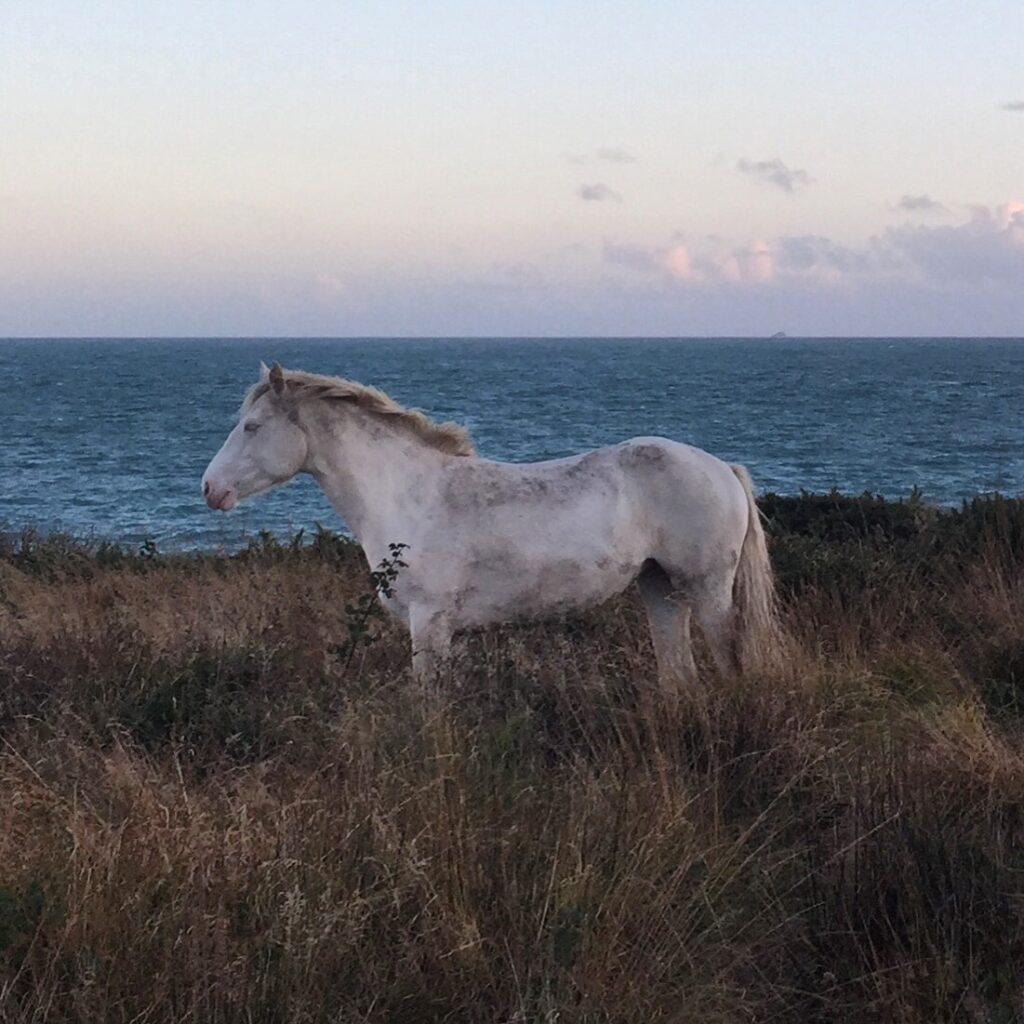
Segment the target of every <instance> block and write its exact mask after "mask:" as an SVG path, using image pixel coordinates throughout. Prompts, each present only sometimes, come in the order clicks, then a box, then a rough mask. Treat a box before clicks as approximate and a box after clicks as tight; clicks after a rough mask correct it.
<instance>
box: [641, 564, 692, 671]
mask: <svg viewBox="0 0 1024 1024" xmlns="http://www.w3.org/2000/svg"><path fill="white" fill-rule="evenodd" d="M636 583H637V587H638V589H639V590H640V597H641V598H642V599H643V602H644V608H645V609H646V611H647V621H648V623H649V625H650V627H651V640H652V642H653V644H654V656H655V658H656V659H657V662H658V676H659V678H660V680H661V683H662V686H663V687H665V688H678V687H679V686H683V687H690V686H692V685H693V684H694V683H695V682H696V679H697V666H696V665H695V663H694V660H693V651H692V649H691V647H690V605H689V603H688V602H687V601H686V600H684V598H683V597H682V595H681V594H679V593H678V592H677V591H676V589H675V588H674V587H673V585H672V581H671V579H670V578H669V576H668V574H667V573H666V572H665V570H664V569H662V568H661V566H660V565H658V563H657V562H655V561H653V560H652V561H648V562H646V563H645V564H644V567H643V569H642V570H641V572H640V575H639V576H638V577H637V581H636Z"/></svg>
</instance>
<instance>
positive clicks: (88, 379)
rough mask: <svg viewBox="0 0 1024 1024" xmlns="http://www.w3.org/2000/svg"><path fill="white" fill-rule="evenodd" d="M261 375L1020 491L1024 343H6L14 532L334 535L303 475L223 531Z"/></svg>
mask: <svg viewBox="0 0 1024 1024" xmlns="http://www.w3.org/2000/svg"><path fill="white" fill-rule="evenodd" d="M260 359H265V360H267V361H268V362H269V361H270V360H272V359H278V360H279V361H280V362H281V363H283V364H284V365H285V366H292V367H297V368H302V369H308V370H312V371H315V372H322V373H334V374H341V375H343V376H348V377H352V378H355V379H356V380H361V381H363V382H365V383H372V384H376V385H377V386H379V387H381V388H383V389H384V390H385V391H387V392H388V393H390V394H391V395H392V396H393V397H394V398H396V399H397V400H398V401H400V402H403V403H406V404H409V405H415V406H417V407H419V408H422V409H424V410H425V411H426V412H428V413H429V414H430V415H432V416H435V417H437V418H441V419H454V420H458V421H461V422H463V423H466V424H467V425H468V426H469V427H470V428H471V430H472V433H473V436H474V439H475V441H476V443H477V447H478V448H479V450H480V452H481V453H482V454H484V455H486V456H488V457H491V458H497V459H512V460H533V459H544V458H551V457H554V456H560V455H567V454H570V453H573V452H578V451H582V450H585V449H588V448H593V447H597V446H599V445H602V444H607V443H610V442H614V441H619V440H622V439H623V438H626V437H630V436H635V435H640V434H663V435H666V436H668V437H672V438H676V439H678V440H682V441H687V442H690V443H692V444H696V445H698V446H700V447H702V448H706V449H707V450H709V451H711V452H713V453H714V454H716V455H718V456H720V457H721V458H724V459H727V460H729V461H733V462H743V463H745V464H746V465H747V466H748V467H749V468H750V470H751V472H752V473H753V475H754V479H755V481H756V482H757V484H758V486H759V487H761V488H763V489H771V490H776V491H781V492H796V491H798V490H800V489H807V490H817V491H820V490H823V489H827V488H829V487H833V486H835V487H838V488H840V489H841V490H844V491H851V492H861V491H865V490H870V491H874V492H878V493H881V494H885V495H887V496H891V497H896V496H900V495H905V494H907V493H908V492H909V491H910V489H911V487H913V486H917V487H919V488H920V489H921V490H923V491H924V493H925V496H926V497H927V498H928V499H930V500H932V501H935V502H940V503H950V502H956V501H959V500H960V499H961V498H964V497H969V496H972V495H975V494H978V493H981V492H986V491H993V490H999V491H1002V492H1004V493H1010V494H1017V493H1020V492H1021V491H1022V490H1024V415H1022V410H1024V341H1018V340H988V339H928V340H912V339H893V340H885V339H864V340H857V339H842V340H839V339H837V340H820V339H815V340H802V339H786V340H771V341H768V340H751V339H735V340H733V339H707V340H690V339H686V340H636V339H623V340H604V339H601V340H585V339H567V340H486V339H478V340H349V339H346V340H336V339H314V340H310V339H302V340H265V339H264V340H248V339H245V340H236V339H205V340H194V339H190V340H144V341H127V340H66V341H64V340H48V341H16V340H13V341H12V340H8V341H0V381H2V383H3V391H4V398H3V402H4V409H3V415H2V419H0V423H2V429H3V443H2V447H0V523H4V522H6V523H7V524H8V525H9V526H14V527H17V526H21V525H23V524H26V523H33V524H36V525H40V526H44V527H52V526H59V527H63V528H65V529H69V530H72V531H74V532H78V533H91V534H101V535H104V536H111V537H115V538H119V539H123V540H127V541H129V542H138V541H141V540H142V539H143V538H144V537H152V538H154V539H155V540H156V541H157V543H158V545H159V546H160V547H162V548H172V547H191V546H197V545H203V546H206V545H211V546H215V545H224V546H233V545H235V544H237V543H238V542H239V539H240V537H241V536H242V535H243V534H245V533H250V534H251V533H254V532H256V531H258V530H261V529H269V530H272V531H274V532H277V533H280V534H286V533H289V532H291V531H294V530H296V529H298V528H299V527H307V528H308V527H310V526H312V524H313V523H314V521H317V520H319V521H320V522H322V523H324V524H325V525H329V526H332V527H338V526H340V524H339V523H338V521H337V519H336V517H335V515H334V512H333V510H332V509H331V508H330V506H329V505H328V504H327V502H326V500H325V499H324V498H323V496H322V495H321V494H320V492H319V491H318V490H317V488H316V487H315V485H313V484H312V483H311V482H310V481H309V480H307V479H302V480H298V481H293V482H292V483H291V484H290V485H288V486H287V487H284V488H281V489H280V490H278V491H277V492H274V493H271V494H268V495H264V496H262V497H260V498H257V499H254V501H253V502H251V503H248V504H244V505H242V506H241V507H240V508H239V509H238V510H236V511H235V512H233V513H231V514H229V515H227V516H225V515H223V514H219V513H213V512H210V511H208V510H207V509H206V507H205V506H204V504H203V502H202V500H201V498H200V494H199V478H200V476H201V474H202V471H203V469H204V468H205V466H206V464H207V462H208V461H209V459H210V458H211V456H212V455H213V453H214V452H215V451H216V450H217V448H218V447H219V446H220V444H221V442H222V440H223V438H224V436H225V435H226V433H227V431H228V430H229V429H230V427H231V425H232V422H233V419H234V414H235V411H236V410H237V407H238V404H239V401H240V400H241V397H242V394H243V392H244V390H245V389H246V388H247V387H248V385H250V384H251V383H252V382H253V381H254V380H255V379H256V372H257V366H258V363H259V360H260Z"/></svg>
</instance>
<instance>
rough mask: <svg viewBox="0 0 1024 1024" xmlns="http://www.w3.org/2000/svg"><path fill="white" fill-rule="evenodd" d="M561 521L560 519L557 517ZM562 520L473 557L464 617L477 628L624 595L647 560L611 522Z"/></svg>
mask: <svg viewBox="0 0 1024 1024" xmlns="http://www.w3.org/2000/svg"><path fill="white" fill-rule="evenodd" d="M556 519H557V517H556ZM559 525H560V524H559V523H558V522H557V521H554V522H552V521H549V522H548V523H547V524H546V528H544V529H543V530H541V529H538V530H536V531H531V533H532V536H531V535H529V534H528V535H526V536H523V537H520V538H519V542H518V543H502V544H500V545H498V546H494V545H487V546H486V547H484V548H483V549H477V550H475V551H471V552H470V553H469V558H468V560H467V562H466V565H465V576H464V586H463V595H464V598H463V600H462V601H461V602H460V604H461V605H462V614H463V616H465V617H466V618H467V619H472V620H473V621H474V624H484V623H487V622H497V621H503V620H505V619H509V618H516V617H518V616H527V615H538V614H544V613H552V612H557V611H566V610H571V609H576V608H584V607H588V606H591V605H595V604H598V603H600V602H601V601H604V600H607V599H608V598H610V597H613V596H614V595H616V594H619V593H621V592H622V591H623V590H625V589H626V587H628V586H629V585H630V583H632V582H633V580H634V579H635V578H636V575H637V573H638V572H639V570H640V566H641V565H642V563H643V559H644V556H643V554H642V552H641V549H640V548H637V549H636V550H634V548H636V545H634V544H630V543H623V542H622V540H621V538H619V537H617V536H616V533H617V532H618V531H616V530H614V529H613V528H612V524H610V523H607V522H605V523H598V522H590V523H585V524H584V523H580V522H579V521H574V522H573V523H572V524H567V528H565V529H559V528H558V527H559Z"/></svg>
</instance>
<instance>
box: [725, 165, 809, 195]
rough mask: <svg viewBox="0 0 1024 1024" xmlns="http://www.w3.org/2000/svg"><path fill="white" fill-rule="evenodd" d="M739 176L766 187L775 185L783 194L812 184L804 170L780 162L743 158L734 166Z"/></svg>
mask: <svg viewBox="0 0 1024 1024" xmlns="http://www.w3.org/2000/svg"><path fill="white" fill-rule="evenodd" d="M736 170H738V171H739V172H740V173H741V174H746V175H748V176H749V177H752V178H756V179H757V180H758V181H760V182H763V183H765V184H767V185H775V186H776V187H777V188H781V189H782V191H783V192H788V193H790V194H792V193H794V192H795V191H796V190H797V189H798V188H806V187H807V186H808V185H813V184H814V179H813V178H812V177H811V176H810V175H809V174H808V173H807V172H806V171H804V170H800V169H799V168H795V167H787V166H786V165H785V164H784V163H783V162H782V161H781V160H779V159H777V158H776V159H774V160H748V159H747V158H746V157H743V158H742V159H741V160H739V161H738V162H737V164H736Z"/></svg>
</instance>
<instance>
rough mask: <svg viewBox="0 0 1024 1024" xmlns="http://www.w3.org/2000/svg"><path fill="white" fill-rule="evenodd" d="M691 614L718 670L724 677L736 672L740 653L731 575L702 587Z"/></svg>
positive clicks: (695, 598)
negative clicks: (693, 615) (695, 618)
mask: <svg viewBox="0 0 1024 1024" xmlns="http://www.w3.org/2000/svg"><path fill="white" fill-rule="evenodd" d="M693 611H694V614H695V615H696V617H697V621H698V622H699V623H700V628H701V632H702V633H703V634H704V639H705V640H706V641H707V644H708V648H709V649H710V651H711V657H712V658H713V659H714V662H715V666H716V667H717V668H718V671H719V672H721V673H722V674H723V675H734V674H736V673H738V672H739V670H740V664H739V650H738V648H737V636H736V612H735V609H734V607H733V600H732V578H731V576H730V577H728V578H726V577H723V578H722V579H721V580H719V581H717V582H716V583H714V584H705V585H704V586H702V587H701V588H700V590H699V591H698V592H697V593H695V594H694V599H693Z"/></svg>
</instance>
